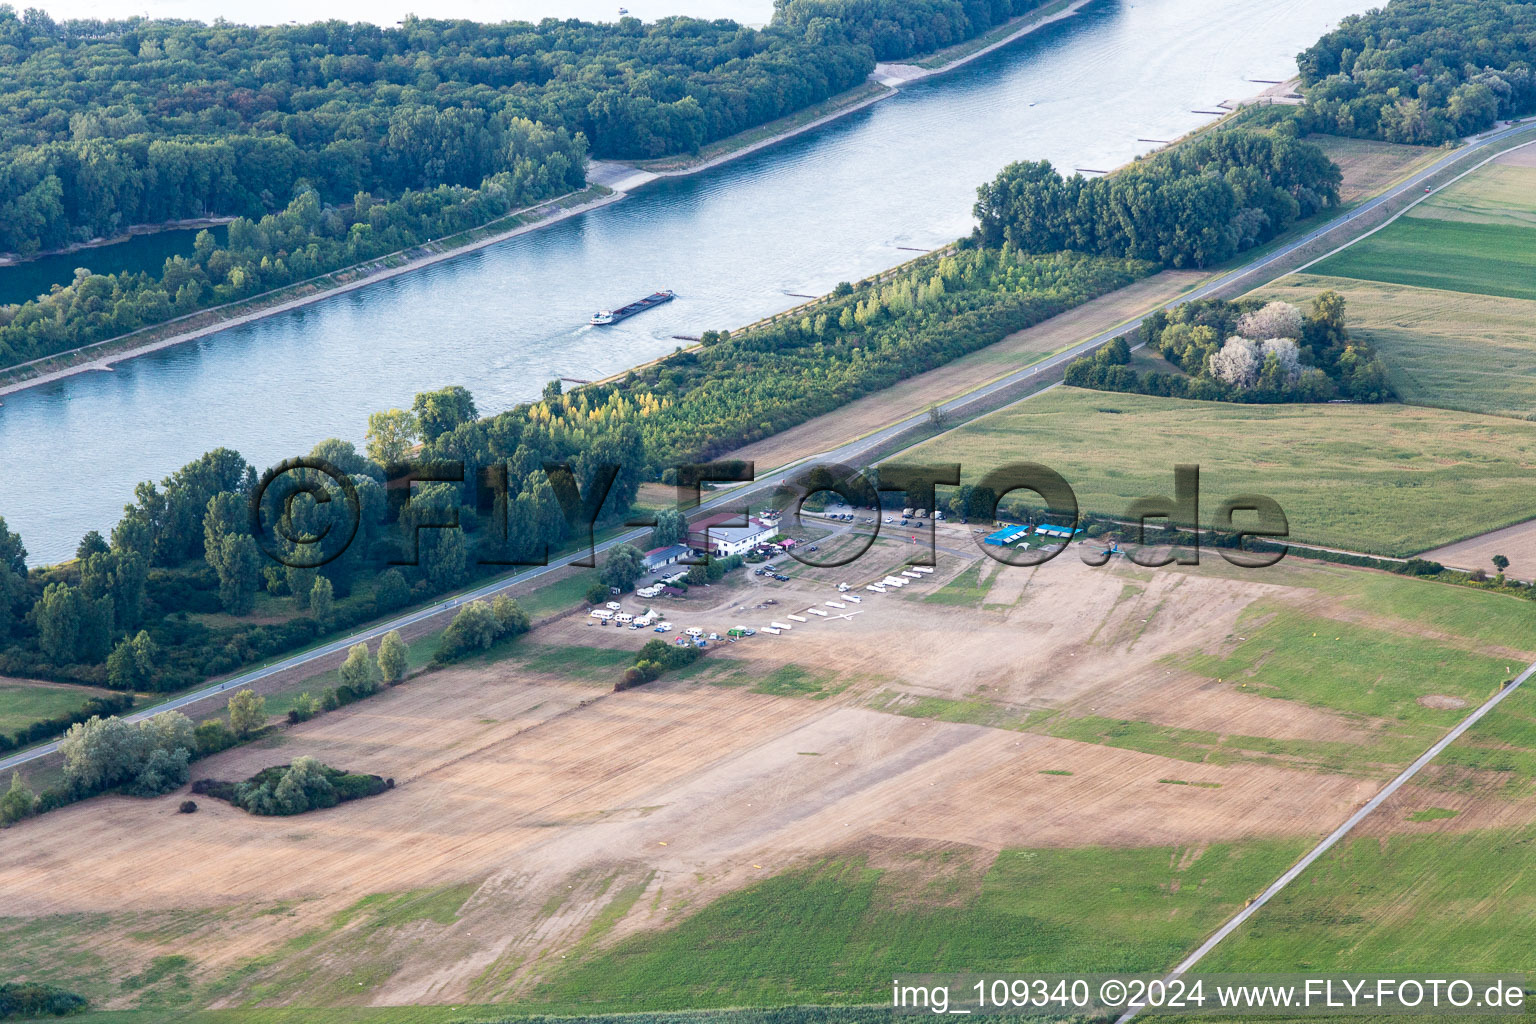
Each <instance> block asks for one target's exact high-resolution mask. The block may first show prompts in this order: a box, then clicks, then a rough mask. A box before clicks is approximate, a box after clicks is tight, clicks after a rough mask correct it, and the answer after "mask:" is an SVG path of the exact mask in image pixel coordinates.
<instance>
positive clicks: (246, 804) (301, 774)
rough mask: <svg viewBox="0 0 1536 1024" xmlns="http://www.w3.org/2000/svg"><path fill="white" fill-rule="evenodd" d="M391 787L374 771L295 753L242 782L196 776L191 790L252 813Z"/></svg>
mask: <svg viewBox="0 0 1536 1024" xmlns="http://www.w3.org/2000/svg"><path fill="white" fill-rule="evenodd" d="M392 788H394V787H393V786H392V785H391V783H389V782H386V781H385V780H384V779H382V778H380V777H379V776H377V775H362V774H354V773H350V772H345V771H342V770H341V769H339V768H332V767H330V766H329V765H325V764H321V763H320V762H319V761H317V760H315V759H314V758H312V757H296V758H294V759H293V763H292V764H284V765H277V766H276V767H273V768H264V769H262V770H261V771H259V772H257V773H256V774H255V775H253V776H251V777H250V778H249V779H246V780H245V781H244V782H223V781H221V780H218V779H199V780H198V781H197V782H196V783H195V784H194V785H193V786H192V792H194V793H198V794H202V795H207V796H211V797H215V798H217V799H219V800H227V801H229V802H230V803H232V804H234V805H235V806H236V807H239V808H241V809H242V810H245V811H248V812H250V813H251V814H260V815H291V814H303V813H304V812H305V811H311V810H317V809H320V808H325V807H335V806H336V805H337V804H339V803H344V802H345V801H348V800H359V799H361V798H363V797H368V796H376V795H378V794H379V793H382V792H384V791H385V790H386V789H392Z"/></svg>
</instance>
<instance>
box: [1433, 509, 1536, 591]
mask: <svg viewBox="0 0 1536 1024" xmlns="http://www.w3.org/2000/svg"><path fill="white" fill-rule="evenodd" d="M1494 555H1503V556H1504V557H1505V558H1507V559H1509V569H1508V573H1509V575H1510V576H1512V577H1513V578H1515V579H1517V580H1522V581H1527V582H1528V581H1530V580H1532V579H1536V520H1533V521H1529V522H1524V523H1517V524H1516V525H1514V526H1506V527H1505V528H1504V529H1502V530H1494V531H1492V532H1491V533H1485V534H1481V535H1480V536H1477V537H1470V538H1468V539H1467V540H1464V541H1459V542H1457V543H1455V544H1447V545H1446V546H1445V547H1441V548H1431V549H1430V550H1428V551H1426V552H1424V554H1423V556H1422V557H1424V558H1428V559H1432V560H1434V561H1436V562H1439V563H1441V564H1442V565H1449V566H1453V567H1455V568H1457V569H1482V570H1484V571H1485V572H1487V573H1488V574H1489V575H1492V574H1493V573H1494V572H1496V571H1497V570H1496V569H1495V568H1494V566H1493V561H1492V559H1493V556H1494Z"/></svg>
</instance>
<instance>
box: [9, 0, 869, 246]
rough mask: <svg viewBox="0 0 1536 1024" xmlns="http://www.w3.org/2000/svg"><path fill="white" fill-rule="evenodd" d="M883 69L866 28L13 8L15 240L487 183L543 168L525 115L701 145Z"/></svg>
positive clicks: (645, 143) (600, 133)
mask: <svg viewBox="0 0 1536 1024" xmlns="http://www.w3.org/2000/svg"><path fill="white" fill-rule="evenodd" d="M872 67H873V58H872V56H871V55H870V51H869V49H868V48H867V47H865V46H862V45H856V44H851V43H839V44H832V43H817V44H813V43H811V42H808V41H807V40H806V39H805V38H804V37H803V36H802V35H801V34H799V33H797V32H794V31H790V30H786V29H783V28H779V27H774V26H770V27H769V28H767V29H764V30H757V29H750V28H745V27H742V26H739V25H737V24H736V23H735V22H731V21H724V20H722V21H699V20H696V19H691V18H664V19H661V20H659V21H656V22H654V23H651V24H645V25H642V24H641V23H640V22H639V21H638V20H636V19H634V18H625V19H622V20H621V21H619V22H617V23H605V24H591V23H586V22H580V21H576V20H568V21H557V20H555V19H546V20H544V21H542V22H540V23H539V24H537V25H533V24H529V23H527V22H505V23H501V24H478V23H474V22H468V21H455V22H449V21H427V20H421V19H417V18H409V19H407V20H406V21H405V22H402V23H401V24H400V25H399V26H397V27H394V28H378V27H375V26H372V25H367V24H346V23H342V22H323V23H316V24H312V25H304V26H271V27H251V26H240V25H230V24H226V23H217V24H214V25H203V24H200V23H196V22H176V21H148V20H143V19H131V20H128V21H114V22H100V21H69V22H65V23H62V24H60V23H55V22H53V21H51V20H50V19H49V18H48V17H47V16H46V15H44V14H42V13H41V12H38V11H32V10H29V11H27V12H26V14H24V15H21V16H17V14H16V13H15V11H14V10H13V9H12V8H10V7H9V6H0V153H3V154H4V162H3V163H4V171H3V173H0V251H6V250H8V251H15V252H20V253H23V254H26V253H30V252H34V251H36V250H37V249H39V248H43V249H51V248H56V247H58V246H60V245H62V244H65V243H67V242H74V241H83V240H85V239H89V238H92V237H95V236H102V235H108V236H109V235H112V234H115V233H119V232H121V231H122V230H123V229H125V228H126V227H127V226H128V225H130V224H138V223H159V222H162V221H167V220H173V219H180V218H189V217H203V216H210V215H216V214H222V215H240V216H245V217H250V218H259V217H260V216H261V215H262V214H264V213H269V212H272V211H273V210H275V209H280V208H281V207H282V206H284V205H286V204H287V202H288V201H289V200H290V199H291V198H292V197H293V195H294V193H295V191H296V190H297V189H299V188H301V187H303V188H309V189H313V190H314V191H315V192H316V193H318V195H319V196H320V199H321V201H322V203H328V204H341V203H345V202H348V201H350V200H351V198H352V196H353V195H354V194H355V193H357V192H359V191H368V192H371V193H373V194H375V195H378V196H381V197H389V198H394V197H397V196H399V195H400V194H401V193H403V192H404V191H405V190H407V189H431V188H435V187H437V186H440V185H461V186H466V187H470V188H475V187H478V186H479V185H480V183H481V182H482V181H483V180H484V179H486V178H491V177H494V176H496V175H498V174H503V173H508V174H514V175H517V174H519V173H523V174H526V173H528V172H529V171H530V170H532V171H537V168H538V164H539V154H528V153H525V152H523V151H522V150H520V149H519V148H518V147H516V146H515V145H514V143H515V141H516V139H515V136H517V135H518V134H519V133H520V132H522V131H525V130H526V129H524V128H521V127H520V126H522V125H524V124H525V123H526V122H534V123H536V124H538V125H542V126H543V130H544V131H548V132H552V133H556V134H557V135H562V136H563V137H566V138H568V139H570V140H573V142H572V143H567V146H569V145H572V144H574V140H578V138H579V139H584V140H585V142H584V143H580V144H577V149H578V150H579V151H580V152H581V153H584V152H585V147H586V146H588V145H589V146H590V147H591V149H592V151H593V153H594V154H595V155H597V156H599V157H620V158H643V157H655V156H660V155H663V154H669V153H687V152H692V151H696V150H697V149H698V148H699V147H700V146H702V145H704V144H705V143H708V142H711V141H714V140H715V139H719V138H723V137H725V136H727V135H731V134H734V133H736V132H740V131H742V130H744V129H747V128H752V127H755V126H757V125H759V124H763V123H765V122H767V121H771V120H773V119H775V118H777V117H781V116H783V115H785V114H789V113H792V112H794V111H797V110H800V109H802V108H804V107H807V106H810V105H812V104H815V103H818V102H820V101H822V100H824V99H826V98H827V97H829V96H832V95H834V94H836V93H839V92H842V91H844V90H847V89H849V88H851V87H853V86H855V85H858V84H859V83H861V82H862V81H863V80H864V78H865V77H866V76H867V75H868V74H869V71H870V69H871V68H872ZM562 148H563V147H562ZM570 155H571V154H570V153H569V152H567V153H566V156H567V157H568V158H569V157H570ZM528 160H532V164H533V166H532V168H531V169H530V168H527V167H523V166H522V165H523V164H524V162H525V161H528ZM580 162H581V161H580V160H579V159H577V160H576V163H577V164H578V165H579V164H580ZM576 172H577V175H578V177H579V172H580V167H579V166H578V167H577V168H576ZM552 176H554V177H564V176H565V173H564V171H563V170H562V171H557V172H554V173H553V175H552Z"/></svg>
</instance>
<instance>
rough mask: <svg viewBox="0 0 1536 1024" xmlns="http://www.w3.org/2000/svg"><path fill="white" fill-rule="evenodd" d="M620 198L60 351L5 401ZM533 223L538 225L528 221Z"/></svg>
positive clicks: (566, 207) (524, 216)
mask: <svg viewBox="0 0 1536 1024" xmlns="http://www.w3.org/2000/svg"><path fill="white" fill-rule="evenodd" d="M623 198H624V194H623V193H622V192H615V191H613V190H611V189H608V188H605V187H604V186H602V185H590V186H588V187H587V188H586V189H585V190H583V191H581V192H572V193H569V194H567V195H564V196H560V197H558V198H556V199H552V200H550V201H549V202H546V203H541V204H540V205H538V206H533V207H529V208H528V209H526V210H520V211H519V212H517V213H513V214H509V215H508V216H506V217H501V218H498V219H497V220H494V221H491V222H490V223H488V224H483V225H481V226H480V227H478V228H471V229H470V230H468V231H464V232H461V233H459V234H458V235H453V236H450V237H449V238H445V239H438V240H436V241H434V242H431V243H428V244H426V245H420V246H416V247H414V248H411V249H404V250H401V251H399V252H394V253H390V254H389V255H387V256H381V257H379V258H378V259H376V260H370V261H369V262H368V263H365V264H359V265H354V266H350V267H343V268H341V269H339V270H334V271H332V272H331V273H329V274H323V275H321V276H319V277H314V278H310V279H309V280H306V281H299V282H296V283H295V284H291V285H288V286H287V287H286V288H281V289H278V290H277V291H273V292H267V293H265V294H263V295H258V296H254V297H253V298H249V299H242V300H241V301H239V302H233V303H229V304H228V305H224V306H214V307H212V308H211V309H204V310H200V311H199V312H196V313H189V314H188V315H186V316H184V317H178V318H177V319H175V320H168V321H166V322H165V323H162V324H156V325H154V326H153V327H146V328H144V329H143V330H141V331H136V332H134V333H133V334H127V335H122V336H120V337H117V338H109V339H107V340H106V341H99V342H96V343H95V344H92V345H86V346H84V347H82V348H78V349H72V350H70V351H69V352H61V353H59V354H58V355H54V356H48V357H46V358H44V359H39V360H34V361H33V362H30V363H23V364H21V365H20V366H13V367H10V368H9V369H6V370H4V371H0V397H3V396H5V395H10V394H14V393H16V392H19V391H25V390H27V389H29V388H35V387H39V386H40V385H43V384H48V383H50V382H52V381H56V380H60V379H62V378H65V377H71V376H74V375H75V374H77V373H86V372H88V371H91V370H111V369H112V367H113V365H114V364H116V363H120V362H126V361H127V360H129V359H136V358H138V357H139V356H144V355H148V354H150V353H151V352H159V351H161V350H162V349H167V348H171V347H173V346H176V345H184V344H186V343H187V342H189V341H196V340H197V339H198V338H202V337H205V336H207V335H209V334H217V333H218V332H219V331H223V330H228V329H229V328H231V327H238V326H240V325H241V324H247V323H251V322H253V321H256V320H260V319H262V318H264V317H269V316H274V315H276V314H278V313H284V312H287V311H288V310H292V309H298V308H299V307H301V306H307V305H309V304H310V303H313V302H319V301H320V300H321V299H326V298H330V297H331V296H333V295H342V294H344V293H346V292H350V291H356V290H357V289H359V288H366V287H367V286H368V285H371V284H377V283H379V282H380V281H387V280H389V279H390V278H393V277H399V276H400V275H401V274H408V273H410V272H412V271H416V270H420V269H422V268H423V267H429V266H431V265H433V264H434V263H442V262H444V261H445V260H450V259H453V258H454V257H455V256H460V255H463V254H464V253H467V252H474V251H475V250H477V249H484V248H485V247H487V246H491V245H496V244H497V243H499V242H504V241H506V240H507V239H509V238H515V237H517V236H518V235H521V234H526V233H527V232H529V231H533V230H535V229H537V228H542V227H546V226H548V225H550V224H556V223H559V222H560V221H562V220H565V219H567V218H569V217H575V216H577V215H578V214H582V213H586V212H587V211H589V210H595V209H597V208H598V207H601V206H606V205H608V204H609V203H614V202H618V201H619V200H620V199H623ZM530 217H532V218H534V219H532V220H530V219H528V218H530ZM509 221H513V222H516V223H515V225H514V226H512V227H506V226H505V225H506V224H507V222H509ZM455 239H463V241H462V242H456V241H454V240H455ZM29 371H30V372H29ZM8 378H9V379H8Z"/></svg>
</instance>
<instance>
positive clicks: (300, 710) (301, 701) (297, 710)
mask: <svg viewBox="0 0 1536 1024" xmlns="http://www.w3.org/2000/svg"><path fill="white" fill-rule="evenodd" d="M319 713H320V699H319V698H318V697H316V696H315V695H314V694H312V693H307V692H306V693H301V694H299V695H298V696H297V697H295V698H294V700H293V707H291V708H289V709H288V724H289V725H298V724H299V723H300V722H307V721H309V720H310V719H311V718H314V717H315V716H316V715H318V714H319Z"/></svg>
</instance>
